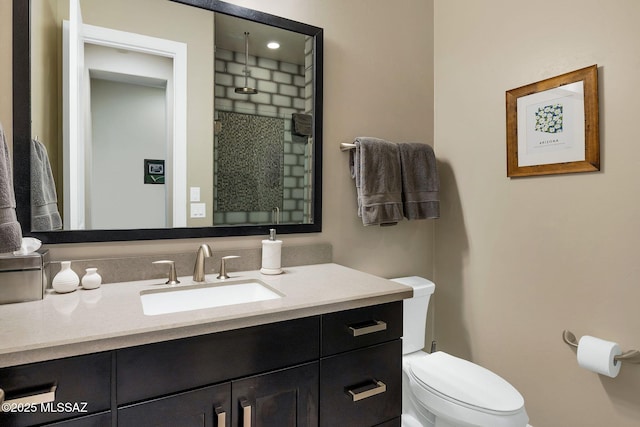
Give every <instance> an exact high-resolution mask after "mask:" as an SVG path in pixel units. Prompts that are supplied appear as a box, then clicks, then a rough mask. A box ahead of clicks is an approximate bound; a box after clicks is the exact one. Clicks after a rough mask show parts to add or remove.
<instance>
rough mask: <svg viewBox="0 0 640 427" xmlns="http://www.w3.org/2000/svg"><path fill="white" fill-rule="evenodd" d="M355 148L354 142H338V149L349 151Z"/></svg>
mask: <svg viewBox="0 0 640 427" xmlns="http://www.w3.org/2000/svg"><path fill="white" fill-rule="evenodd" d="M354 148H356V144H353V143H351V142H341V143H340V151H349V150H352V149H354Z"/></svg>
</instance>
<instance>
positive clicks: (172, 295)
mask: <svg viewBox="0 0 640 427" xmlns="http://www.w3.org/2000/svg"><path fill="white" fill-rule="evenodd" d="M282 296H283V295H282V294H280V293H278V292H276V291H275V290H273V289H271V288H270V287H269V286H268V285H267V284H265V283H263V282H261V281H259V280H256V279H251V280H236V281H229V282H222V283H203V284H196V285H178V286H175V287H171V288H163V289H149V290H146V291H141V292H140V299H141V300H142V311H143V312H144V314H146V315H147V316H154V315H157V314H167V313H178V312H181V311H191V310H199V309H203V308H212V307H222V306H227V305H234V304H244V303H248V302H258V301H265V300H270V299H276V298H282Z"/></svg>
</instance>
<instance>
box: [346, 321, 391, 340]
mask: <svg viewBox="0 0 640 427" xmlns="http://www.w3.org/2000/svg"><path fill="white" fill-rule="evenodd" d="M349 330H350V331H351V334H352V335H353V336H354V337H359V336H361V335H366V334H372V333H374V332H380V331H386V330H387V323H386V322H383V321H382V320H374V321H373V322H366V323H359V324H356V325H351V326H349Z"/></svg>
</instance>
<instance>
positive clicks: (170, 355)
mask: <svg viewBox="0 0 640 427" xmlns="http://www.w3.org/2000/svg"><path fill="white" fill-rule="evenodd" d="M319 342H320V319H319V317H318V316H314V317H307V318H303V319H295V320H290V321H286V322H277V323H269V324H266V325H260V326H254V327H250V328H245V329H236V330H231V331H226V332H219V333H215V334H209V335H201V336H197V337H192V338H183V339H180V340H174V341H165V342H160V343H156V344H147V345H144V346H140V347H131V348H125V349H120V350H117V351H116V364H117V368H116V377H117V393H118V394H117V396H118V399H117V400H118V405H121V404H126V403H133V402H139V401H142V400H145V399H149V398H153V397H157V396H166V395H167V394H172V393H176V392H180V391H185V390H189V389H193V388H198V387H203V386H207V385H210V384H216V383H219V382H223V381H228V380H231V379H235V378H239V377H244V376H249V375H254V374H257V373H260V372H266V371H271V370H274V369H280V368H284V367H286V366H292V365H296V364H299V363H304V362H308V361H311V360H317V359H318V357H319V352H320V351H319Z"/></svg>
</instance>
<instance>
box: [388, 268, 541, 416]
mask: <svg viewBox="0 0 640 427" xmlns="http://www.w3.org/2000/svg"><path fill="white" fill-rule="evenodd" d="M392 281H394V282H398V283H401V284H403V285H406V286H411V287H412V288H413V298H410V299H406V300H404V307H403V309H404V318H403V320H404V321H403V327H404V336H403V337H402V427H471V426H473V427H526V426H528V424H527V423H528V422H529V417H528V416H527V412H526V411H525V408H524V399H523V398H522V395H521V394H520V393H519V392H518V390H516V389H515V388H514V387H513V386H512V385H511V384H509V383H508V382H507V381H505V380H504V379H503V378H501V377H499V376H498V375H496V374H495V373H493V372H491V371H489V370H488V369H485V368H483V367H481V366H478V365H476V364H474V363H471V362H469V361H467V360H464V359H460V358H457V357H454V356H451V355H449V354H447V353H444V352H442V351H437V352H433V353H431V354H429V353H425V352H424V351H422V349H423V348H424V342H425V327H426V320H427V309H428V307H429V298H430V297H431V294H433V292H434V290H435V284H434V283H433V282H431V281H429V280H427V279H424V278H422V277H417V276H412V277H401V278H397V279H392Z"/></svg>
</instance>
